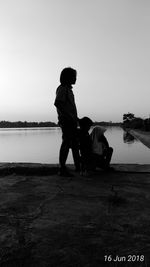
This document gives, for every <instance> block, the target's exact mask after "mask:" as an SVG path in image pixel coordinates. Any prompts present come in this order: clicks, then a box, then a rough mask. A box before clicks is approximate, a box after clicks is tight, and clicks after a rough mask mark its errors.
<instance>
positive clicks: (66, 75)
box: [54, 67, 80, 176]
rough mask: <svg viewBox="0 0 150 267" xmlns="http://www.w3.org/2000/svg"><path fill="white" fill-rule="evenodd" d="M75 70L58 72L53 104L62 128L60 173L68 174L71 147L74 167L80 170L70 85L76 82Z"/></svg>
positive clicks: (76, 120)
mask: <svg viewBox="0 0 150 267" xmlns="http://www.w3.org/2000/svg"><path fill="white" fill-rule="evenodd" d="M76 78H77V72H76V70H74V69H72V68H70V67H69V68H65V69H63V70H62V72H61V74H60V85H59V86H58V88H57V90H56V99H55V102H54V105H55V106H56V108H57V113H58V123H59V126H60V127H61V129H62V144H61V147H60V152H59V164H60V175H62V176H70V173H69V171H68V170H67V168H66V160H67V157H68V153H69V148H71V149H72V154H73V159H74V164H75V168H76V170H77V171H79V170H80V157H79V147H78V139H77V122H78V117H77V109H76V104H75V100H74V94H73V92H72V85H73V84H75V83H76Z"/></svg>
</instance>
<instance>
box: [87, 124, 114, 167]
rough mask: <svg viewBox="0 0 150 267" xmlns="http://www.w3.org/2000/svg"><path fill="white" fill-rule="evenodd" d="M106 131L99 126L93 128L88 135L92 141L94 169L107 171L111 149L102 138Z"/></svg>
mask: <svg viewBox="0 0 150 267" xmlns="http://www.w3.org/2000/svg"><path fill="white" fill-rule="evenodd" d="M105 131H106V129H105V128H104V127H101V126H95V127H94V128H93V129H92V132H91V134H90V136H91V140H92V152H93V161H94V165H95V166H96V167H100V168H102V169H105V170H108V169H112V168H110V161H111V157H112V153H113V148H112V147H110V146H109V143H108V141H107V139H106V137H105V136H104V132H105Z"/></svg>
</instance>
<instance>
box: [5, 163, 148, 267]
mask: <svg viewBox="0 0 150 267" xmlns="http://www.w3.org/2000/svg"><path fill="white" fill-rule="evenodd" d="M114 166H115V168H116V169H117V171H116V172H114V173H106V172H103V171H100V170H98V171H97V172H96V173H95V174H93V175H91V176H90V177H82V176H80V175H79V174H75V173H74V177H71V178H63V177H59V176H58V175H57V169H58V168H57V166H55V165H53V166H52V165H40V164H1V165H0V226H1V227H0V267H10V266H11V267H12V266H13V267H18V266H27V267H31V266H32V267H34V266H35V267H47V266H48V267H100V266H104V267H105V266H111V267H113V266H114V267H116V266H127V267H128V266H139V267H146V266H150V226H149V225H150V166H149V165H145V166H141V165H114ZM70 168H72V166H70ZM72 172H73V169H72ZM106 255H107V256H109V255H111V257H109V260H110V261H108V260H107V261H105V259H106ZM117 255H118V257H119V258H117V261H116V262H115V261H114V259H115V258H116V256H117ZM129 255H131V256H132V257H131V256H129ZM134 255H135V256H134ZM141 255H144V256H141ZM143 259H144V260H143ZM129 260H130V261H129Z"/></svg>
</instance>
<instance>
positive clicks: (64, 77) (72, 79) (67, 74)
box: [60, 67, 77, 85]
mask: <svg viewBox="0 0 150 267" xmlns="http://www.w3.org/2000/svg"><path fill="white" fill-rule="evenodd" d="M76 79H77V71H76V70H74V69H72V68H70V67H68V68H65V69H63V70H62V72H61V74H60V83H61V84H62V85H71V84H75V83H76Z"/></svg>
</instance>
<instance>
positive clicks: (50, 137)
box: [0, 127, 150, 164]
mask: <svg viewBox="0 0 150 267" xmlns="http://www.w3.org/2000/svg"><path fill="white" fill-rule="evenodd" d="M61 135H62V133H61V130H60V128H46V129H44V128H38V129H35V128H34V129H33V128H30V129H29V128H26V129H0V148H1V152H0V162H39V163H58V160H59V148H60V145H61ZM105 135H106V138H107V139H108V142H109V145H110V146H111V147H113V149H114V153H113V157H112V163H141V164H144V163H145V164H150V160H149V158H150V157H149V156H150V150H149V148H147V147H146V146H144V145H143V144H142V143H141V142H140V141H138V142H137V140H136V139H134V138H133V136H131V135H130V134H129V133H126V132H124V131H123V129H122V128H120V127H108V128H107V131H106V134H105ZM135 141H136V142H135ZM67 163H73V159H72V153H71V152H69V157H68V159H67Z"/></svg>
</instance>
